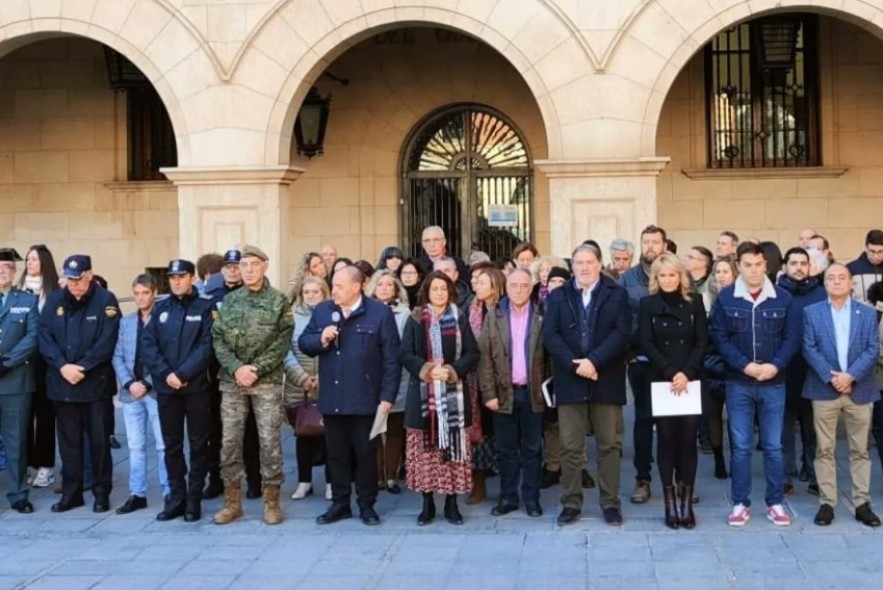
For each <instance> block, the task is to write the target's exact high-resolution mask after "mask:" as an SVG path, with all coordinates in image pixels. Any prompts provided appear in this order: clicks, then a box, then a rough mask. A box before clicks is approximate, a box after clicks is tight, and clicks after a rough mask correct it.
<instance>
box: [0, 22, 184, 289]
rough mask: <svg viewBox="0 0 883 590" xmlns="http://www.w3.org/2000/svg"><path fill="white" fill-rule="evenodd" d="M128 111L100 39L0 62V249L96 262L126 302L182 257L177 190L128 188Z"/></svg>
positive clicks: (49, 46)
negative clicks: (143, 275) (134, 289)
mask: <svg viewBox="0 0 883 590" xmlns="http://www.w3.org/2000/svg"><path fill="white" fill-rule="evenodd" d="M125 108H126V106H125V96H124V95H121V94H115V93H114V92H113V91H111V90H110V88H109V86H108V82H107V73H106V69H105V66H104V54H103V50H102V47H101V45H100V44H98V43H96V42H94V41H88V40H85V39H55V40H48V41H40V42H37V43H33V44H30V45H28V46H26V47H24V48H22V49H19V50H17V51H15V52H13V53H11V54H9V55H7V56H5V57H3V58H2V59H0V235H2V236H3V238H2V240H0V241H2V244H3V245H4V246H6V245H9V246H14V247H15V248H17V249H18V250H19V252H21V253H22V255H24V253H25V251H26V250H27V248H28V247H29V246H30V245H31V244H35V243H45V244H46V245H47V246H49V248H50V249H51V250H52V252H53V253H54V254H55V257H56V262H57V263H58V264H59V265H61V263H62V261H63V258H64V257H65V256H66V255H67V254H70V253H73V252H83V253H88V254H91V255H92V258H93V266H94V267H95V272H96V273H98V274H101V275H103V276H104V277H105V278H107V279H108V281H109V282H110V283H111V285H112V287H113V288H115V290H116V291H117V293H119V294H120V295H128V294H129V289H128V286H129V284H130V283H131V280H132V277H133V276H135V274H137V273H139V272H143V271H144V268H145V267H147V266H164V265H165V264H166V263H167V262H168V260H169V259H170V258H172V257H174V256H176V255H177V250H178V214H177V208H178V205H177V192H176V190H175V189H174V187H173V186H171V184H169V183H126V182H121V181H125V180H126V161H127V160H126V157H127V156H126V110H125Z"/></svg>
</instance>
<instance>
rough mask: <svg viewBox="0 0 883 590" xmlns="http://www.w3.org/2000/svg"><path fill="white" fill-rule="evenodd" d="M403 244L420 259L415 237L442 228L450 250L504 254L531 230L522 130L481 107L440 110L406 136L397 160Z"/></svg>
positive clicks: (528, 176) (530, 176)
mask: <svg viewBox="0 0 883 590" xmlns="http://www.w3.org/2000/svg"><path fill="white" fill-rule="evenodd" d="M402 177H403V182H402V199H401V200H400V204H401V206H402V223H401V227H402V244H403V245H404V247H405V249H406V251H407V252H409V253H410V255H412V256H419V255H420V253H421V250H420V234H421V232H422V231H423V228H424V227H426V226H429V225H439V226H441V227H442V228H443V229H444V230H445V235H446V236H447V238H448V251H449V253H450V254H453V255H456V256H466V255H468V254H469V252H470V250H482V251H484V252H487V253H488V254H489V255H490V256H491V258H493V259H496V258H498V257H500V256H508V255H509V254H510V253H511V252H512V249H513V248H514V246H515V245H516V244H518V243H519V242H523V241H530V240H531V236H532V233H533V211H532V201H533V186H532V183H533V181H532V179H533V170H532V166H531V157H530V153H529V151H528V148H527V144H526V142H525V141H524V139H523V137H522V135H521V133H520V132H519V131H518V129H517V128H516V127H515V125H514V124H513V123H512V122H510V121H509V120H508V119H507V118H506V117H505V115H503V114H502V113H499V112H497V111H495V110H494V109H492V108H490V107H487V106H483V105H478V104H458V105H452V106H448V107H445V108H443V109H440V110H438V111H436V112H434V113H432V114H430V115H429V116H428V117H426V118H425V119H424V120H423V121H422V122H421V123H419V124H418V125H417V126H416V127H415V129H414V131H412V132H411V139H410V141H408V142H407V144H406V148H405V150H404V153H403V159H402Z"/></svg>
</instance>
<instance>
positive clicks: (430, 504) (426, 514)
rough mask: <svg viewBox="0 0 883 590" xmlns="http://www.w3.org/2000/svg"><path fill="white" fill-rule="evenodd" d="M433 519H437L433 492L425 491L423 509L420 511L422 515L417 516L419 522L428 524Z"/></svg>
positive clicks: (423, 524)
mask: <svg viewBox="0 0 883 590" xmlns="http://www.w3.org/2000/svg"><path fill="white" fill-rule="evenodd" d="M433 520H435V500H434V499H433V497H432V493H431V492H423V510H421V511H420V516H418V517H417V524H418V525H420V526H426V525H428V524H429V523H431V522H432V521H433Z"/></svg>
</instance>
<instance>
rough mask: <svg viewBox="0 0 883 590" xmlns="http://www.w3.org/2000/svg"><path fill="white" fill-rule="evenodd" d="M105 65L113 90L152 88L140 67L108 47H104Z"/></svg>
mask: <svg viewBox="0 0 883 590" xmlns="http://www.w3.org/2000/svg"><path fill="white" fill-rule="evenodd" d="M104 63H105V65H106V66H107V78H108V80H109V81H110V87H111V88H112V89H113V90H130V89H134V88H146V87H148V86H150V80H148V79H147V76H145V75H144V74H142V73H141V70H139V69H138V66H136V65H135V64H133V63H132V62H130V61H129V60H128V59H126V58H125V57H124V56H123V55H122V54H121V53H119V52H117V51H114V50H113V49H111V48H110V47H107V46H106V45H105V47H104Z"/></svg>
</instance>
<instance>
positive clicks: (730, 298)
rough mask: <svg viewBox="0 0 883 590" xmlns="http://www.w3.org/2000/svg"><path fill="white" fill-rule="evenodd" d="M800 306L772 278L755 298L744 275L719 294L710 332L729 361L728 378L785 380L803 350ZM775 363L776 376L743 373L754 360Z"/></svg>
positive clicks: (719, 349) (770, 382)
mask: <svg viewBox="0 0 883 590" xmlns="http://www.w3.org/2000/svg"><path fill="white" fill-rule="evenodd" d="M799 312H800V310H796V309H794V306H793V305H792V300H791V296H790V295H789V294H788V293H787V292H786V291H785V290H784V289H782V288H781V287H776V286H775V285H773V283H772V282H771V281H770V280H769V279H765V280H764V285H763V288H762V289H761V292H760V296H759V297H758V298H757V300H756V301H755V300H754V299H753V298H752V297H751V294H750V293H749V292H748V288H747V287H746V285H745V282H744V281H743V280H742V278H741V277H740V278H738V279H736V283H735V284H734V285H732V286H730V287H727V288H726V289H724V290H723V291H721V292H720V294H719V295H718V297H717V300H716V301H715V303H714V306H713V307H712V309H711V318H710V322H709V332H710V334H711V338H712V340H713V341H714V343H715V345H716V346H717V349H718V351H719V352H720V354H721V356H722V357H723V359H724V363H725V364H726V367H727V371H726V378H727V380H732V381H739V382H742V383H760V384H761V385H774V384H779V383H783V382H784V379H785V367H786V366H787V365H788V362H789V361H790V360H791V358H792V357H793V356H794V355H795V354H796V353H797V352H798V351H799V350H800V345H801V328H802V327H801V321H802V318H801V316H800V313H799ZM751 362H756V363H761V364H763V363H772V364H773V365H775V366H776V368H778V369H779V372H778V373H777V374H776V377H775V378H774V379H772V380H769V381H763V382H757V381H756V380H755V379H754V378H752V377H749V376H748V375H745V374H744V373H743V371H744V369H745V367H746V366H747V365H748V364H749V363H751Z"/></svg>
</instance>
